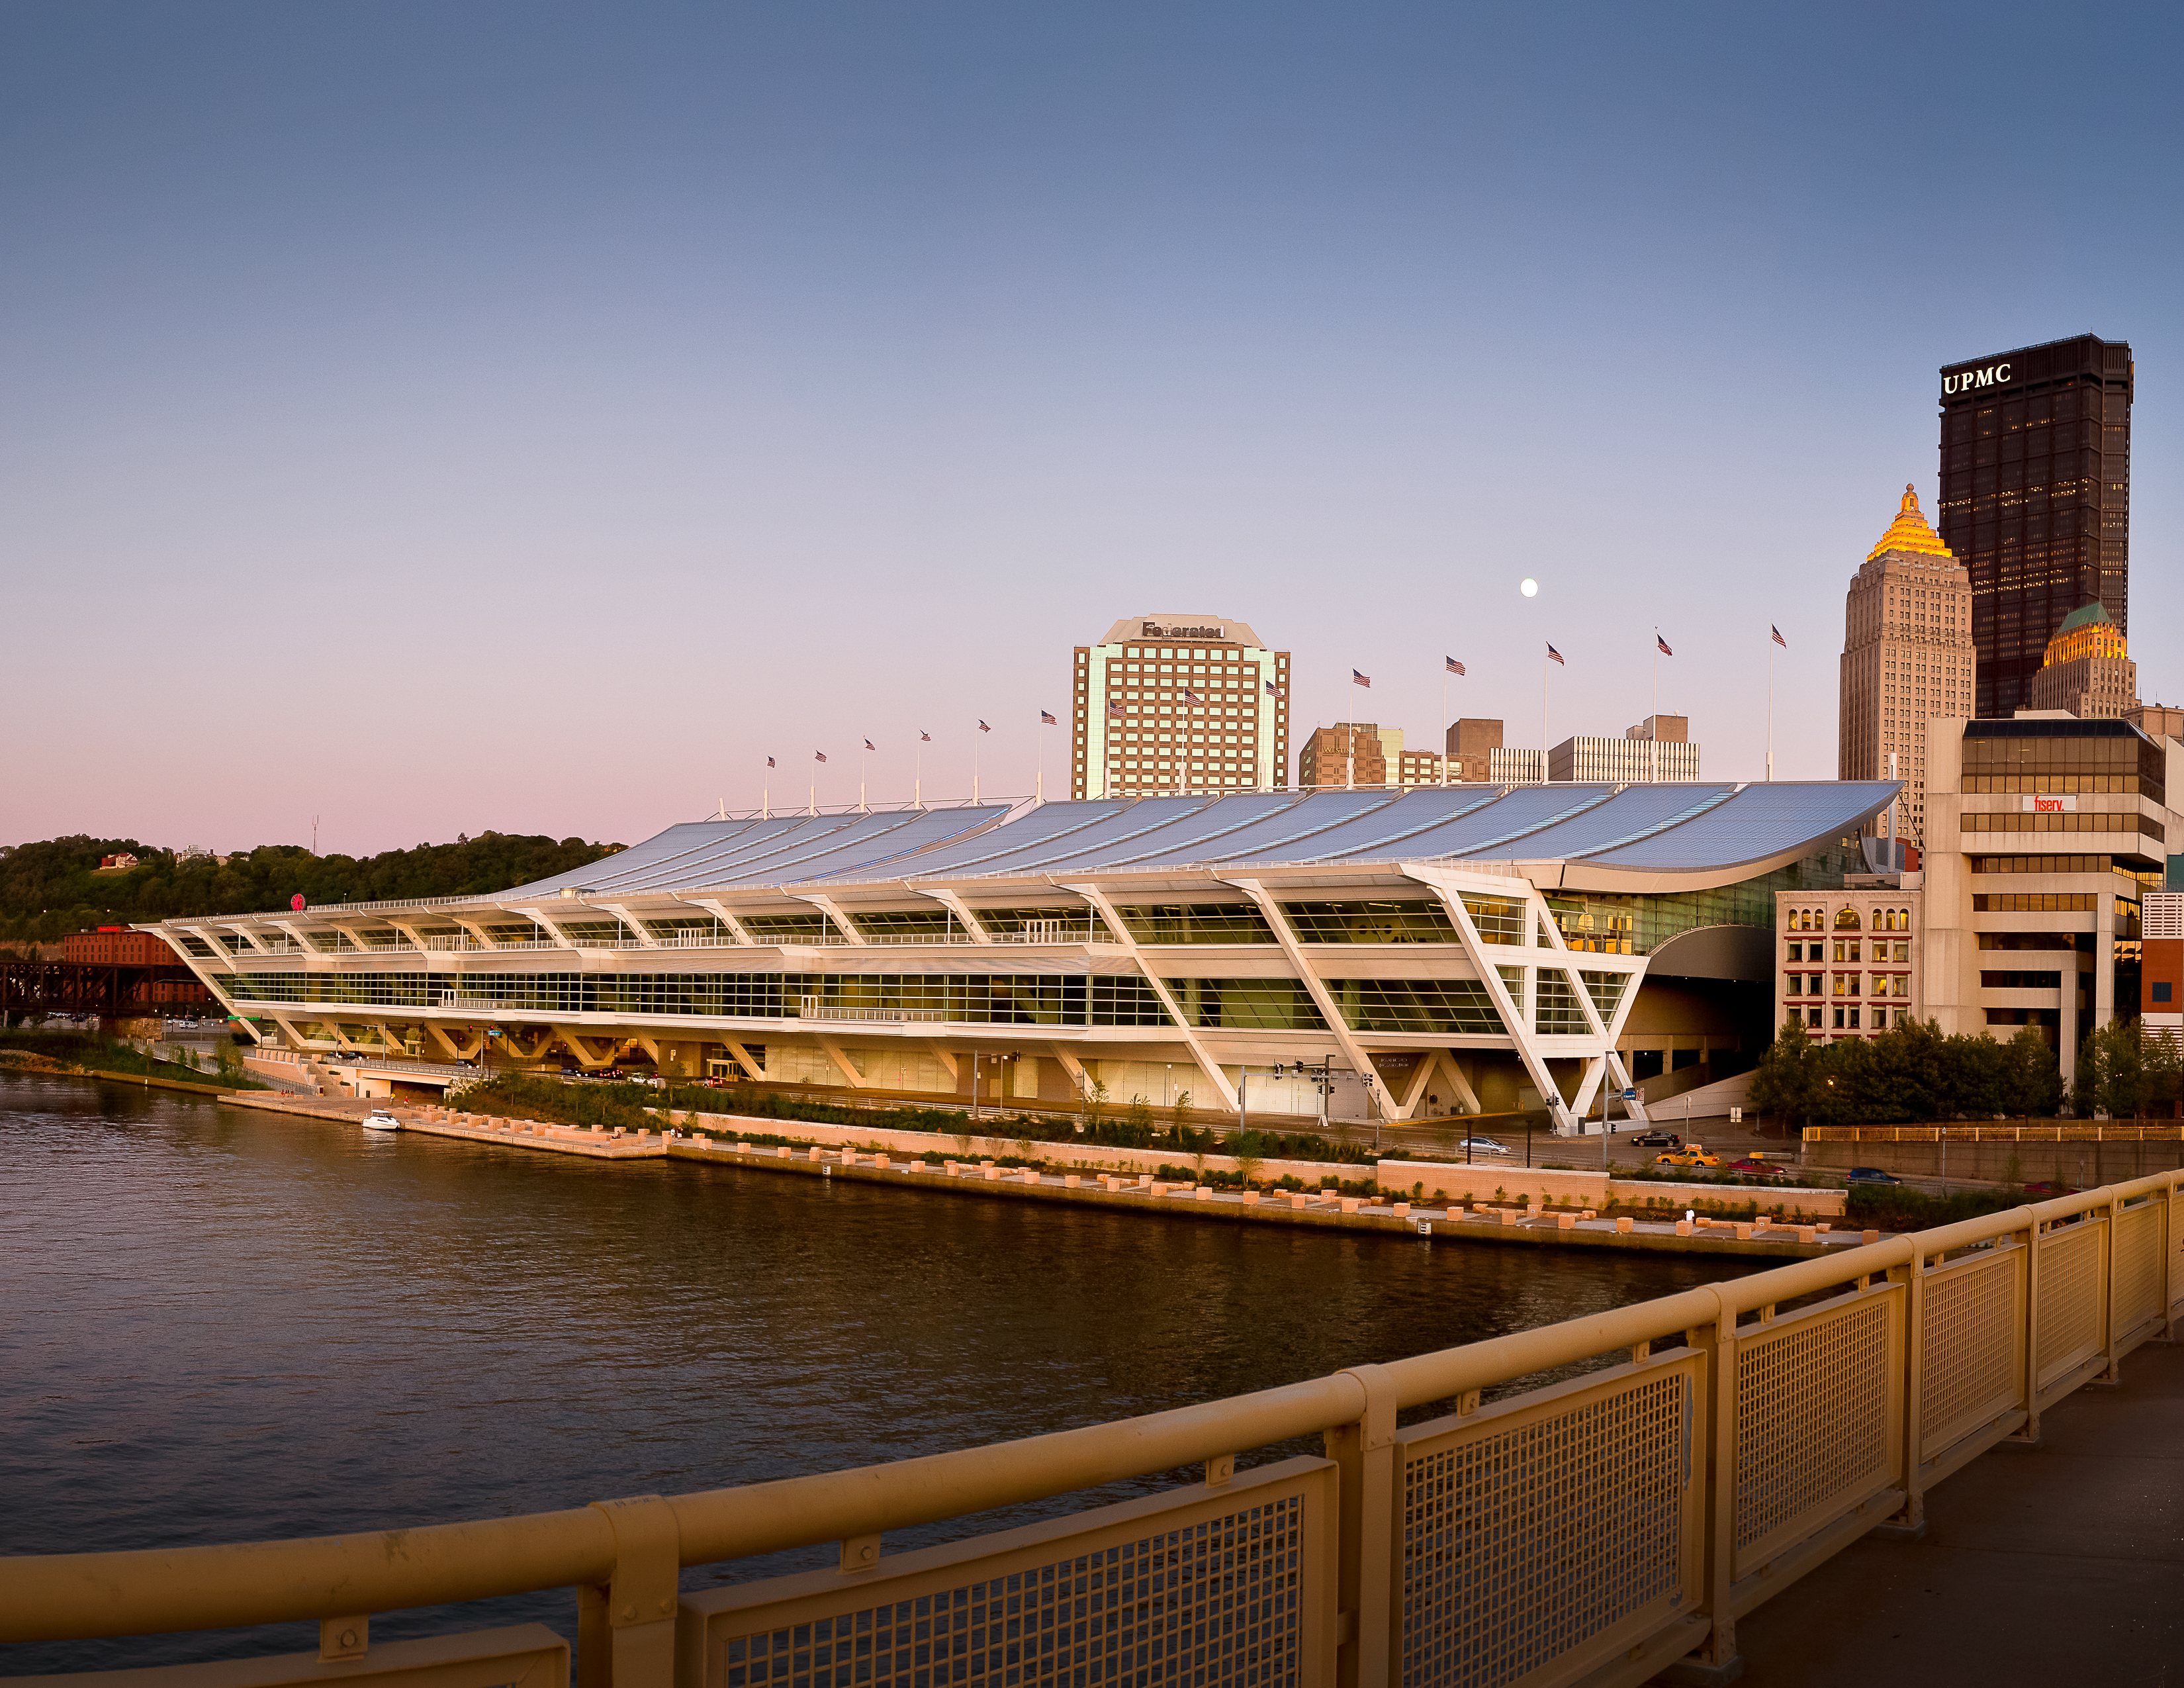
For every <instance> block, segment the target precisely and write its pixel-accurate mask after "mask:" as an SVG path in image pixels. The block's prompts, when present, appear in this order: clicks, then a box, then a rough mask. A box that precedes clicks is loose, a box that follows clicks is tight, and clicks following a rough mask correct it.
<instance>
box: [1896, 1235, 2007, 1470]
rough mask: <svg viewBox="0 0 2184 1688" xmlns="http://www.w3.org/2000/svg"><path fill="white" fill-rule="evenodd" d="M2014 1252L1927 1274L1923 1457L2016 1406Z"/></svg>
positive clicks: (1922, 1376)
mask: <svg viewBox="0 0 2184 1688" xmlns="http://www.w3.org/2000/svg"><path fill="white" fill-rule="evenodd" d="M2019 1260H2020V1251H2016V1250H2012V1251H2009V1252H2006V1253H1996V1254H1988V1255H1984V1256H1973V1257H1972V1258H1970V1259H1969V1260H1964V1261H1960V1262H1958V1263H1957V1264H1956V1265H1954V1266H1947V1267H1942V1269H1941V1270H1939V1271H1937V1272H1935V1273H1930V1274H1929V1275H1928V1277H1927V1279H1926V1282H1925V1290H1924V1293H1925V1306H1926V1315H1925V1329H1924V1331H1923V1334H1922V1342H1923V1347H1922V1349H1921V1351H1920V1353H1919V1446H1920V1448H1921V1451H1922V1452H1923V1453H1924V1455H1925V1457H1928V1458H1931V1457H1933V1456H1934V1455H1935V1454H1936V1453H1939V1452H1941V1451H1943V1450H1945V1449H1947V1447H1948V1446H1950V1445H1951V1444H1952V1443H1953V1442H1955V1441H1957V1440H1959V1439H1960V1438H1962V1437H1964V1436H1965V1435H1969V1434H1970V1432H1972V1431H1974V1430H1975V1429H1979V1427H1980V1426H1981V1425H1982V1424H1985V1423H1988V1422H1989V1421H1990V1420H1992V1418H1995V1417H1996V1415H1997V1414H1998V1413H2003V1412H2008V1411H2009V1409H2010V1408H2011V1407H2014V1406H2015V1405H2017V1399H2018V1348H2017V1331H2018V1320H2019V1318H2020V1308H2019V1306H2018V1295H2017V1272H2018V1262H2019Z"/></svg>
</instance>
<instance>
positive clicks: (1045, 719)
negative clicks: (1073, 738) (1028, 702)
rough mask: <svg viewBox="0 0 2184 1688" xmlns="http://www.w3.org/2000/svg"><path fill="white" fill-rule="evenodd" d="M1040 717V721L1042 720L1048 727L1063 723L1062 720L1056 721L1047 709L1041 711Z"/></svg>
mask: <svg viewBox="0 0 2184 1688" xmlns="http://www.w3.org/2000/svg"><path fill="white" fill-rule="evenodd" d="M1039 720H1040V721H1041V722H1042V723H1043V724H1045V726H1048V727H1059V726H1061V722H1060V721H1056V719H1055V718H1054V717H1053V716H1050V715H1049V714H1048V713H1047V712H1046V711H1045V710H1040V711H1039Z"/></svg>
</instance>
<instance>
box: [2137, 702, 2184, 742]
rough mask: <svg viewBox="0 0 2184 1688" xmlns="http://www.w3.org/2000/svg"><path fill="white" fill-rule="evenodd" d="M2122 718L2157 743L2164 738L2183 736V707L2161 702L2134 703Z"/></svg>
mask: <svg viewBox="0 0 2184 1688" xmlns="http://www.w3.org/2000/svg"><path fill="white" fill-rule="evenodd" d="M2123 718H2124V719H2125V720H2126V721H2129V722H2130V723H2131V725H2132V726H2133V727H2137V729H2138V730H2139V731H2140V732H2141V733H2144V734H2145V735H2146V736H2147V737H2148V738H2151V739H2152V740H2153V742H2154V743H2155V744H2159V743H2160V742H2161V741H2162V740H2163V739H2165V738H2184V709H2171V708H2170V707H2168V706H2167V705H2163V704H2134V705H2132V706H2131V708H2129V709H2127V710H2125V711H2124V712H2123Z"/></svg>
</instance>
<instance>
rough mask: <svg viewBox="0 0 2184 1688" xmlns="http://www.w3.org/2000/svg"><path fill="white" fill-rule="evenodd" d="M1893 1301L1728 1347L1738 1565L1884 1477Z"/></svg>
mask: <svg viewBox="0 0 2184 1688" xmlns="http://www.w3.org/2000/svg"><path fill="white" fill-rule="evenodd" d="M1897 1301H1898V1295H1891V1294H1882V1295H1862V1296H1860V1297H1859V1298H1858V1300H1856V1301H1853V1302H1851V1303H1850V1304H1849V1305H1847V1306H1822V1307H1818V1308H1814V1309H1813V1310H1812V1311H1811V1312H1807V1313H1802V1314H1799V1315H1797V1316H1795V1318H1794V1320H1786V1321H1784V1324H1785V1326H1786V1328H1785V1329H1781V1330H1780V1331H1777V1332H1766V1331H1761V1332H1756V1333H1754V1334H1752V1335H1750V1336H1745V1337H1741V1338H1740V1340H1739V1341H1738V1343H1737V1348H1736V1535H1735V1540H1736V1559H1737V1567H1738V1574H1740V1575H1741V1574H1742V1573H1743V1570H1744V1569H1745V1568H1746V1562H1747V1560H1750V1561H1752V1562H1753V1563H1757V1562H1759V1561H1763V1560H1764V1559H1766V1558H1767V1557H1769V1556H1770V1555H1771V1554H1772V1553H1773V1552H1775V1549H1776V1548H1778V1547H1779V1546H1782V1545H1784V1544H1786V1543H1787V1542H1791V1541H1794V1540H1797V1539H1798V1538H1800V1537H1801V1536H1802V1535H1806V1534H1808V1533H1809V1531H1810V1530H1811V1529H1814V1528H1817V1527H1818V1526H1819V1524H1821V1523H1824V1522H1825V1521H1826V1520H1827V1519H1829V1518H1833V1517H1834V1516H1835V1515H1836V1512H1837V1511H1838V1510H1839V1509H1840V1508H1841V1506H1842V1505H1844V1504H1847V1501H1848V1500H1849V1499H1851V1498H1853V1497H1858V1496H1863V1495H1864V1494H1866V1493H1869V1492H1871V1490H1873V1489H1874V1488H1875V1487H1876V1486H1877V1485H1880V1484H1881V1483H1883V1482H1885V1481H1886V1478H1887V1476H1888V1455H1889V1426H1888V1411H1889V1397H1890V1395H1891V1393H1892V1391H1891V1388H1890V1383H1891V1374H1892V1368H1891V1364H1890V1361H1891V1352H1890V1349H1891V1340H1890V1338H1891V1331H1890V1321H1891V1318H1892V1310H1893V1308H1894V1307H1895V1306H1897Z"/></svg>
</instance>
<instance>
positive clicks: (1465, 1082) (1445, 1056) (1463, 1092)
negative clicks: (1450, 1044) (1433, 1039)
mask: <svg viewBox="0 0 2184 1688" xmlns="http://www.w3.org/2000/svg"><path fill="white" fill-rule="evenodd" d="M1434 1058H1435V1061H1438V1062H1439V1063H1440V1069H1441V1071H1442V1072H1446V1073H1447V1074H1448V1077H1449V1083H1450V1084H1451V1085H1452V1086H1454V1088H1455V1090H1456V1099H1457V1100H1458V1101H1459V1102H1462V1103H1463V1105H1464V1106H1466V1107H1468V1108H1469V1109H1470V1110H1471V1111H1472V1112H1474V1113H1484V1112H1485V1109H1484V1108H1482V1107H1481V1106H1479V1092H1478V1091H1476V1090H1474V1089H1472V1088H1471V1081H1470V1080H1469V1079H1468V1078H1465V1077H1464V1076H1463V1068H1462V1067H1458V1066H1457V1064H1456V1051H1455V1050H1446V1049H1437V1050H1435V1051H1434Z"/></svg>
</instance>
